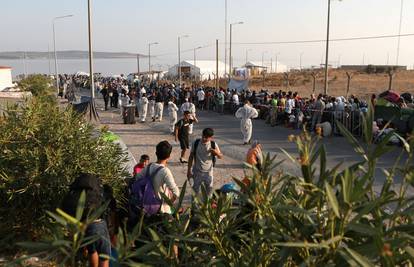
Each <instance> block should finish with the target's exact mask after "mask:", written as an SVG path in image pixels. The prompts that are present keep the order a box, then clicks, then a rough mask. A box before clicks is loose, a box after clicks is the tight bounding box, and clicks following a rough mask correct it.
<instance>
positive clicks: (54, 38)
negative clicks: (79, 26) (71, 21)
mask: <svg viewBox="0 0 414 267" xmlns="http://www.w3.org/2000/svg"><path fill="white" fill-rule="evenodd" d="M70 17H73V15H65V16H59V17H54V18H53V20H52V26H53V50H54V54H55V75H56V77H55V78H56V88H57V92H58V95H59V72H58V63H57V53H56V32H55V21H56V20H58V19H64V18H70Z"/></svg>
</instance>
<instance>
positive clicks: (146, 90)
mask: <svg viewBox="0 0 414 267" xmlns="http://www.w3.org/2000/svg"><path fill="white" fill-rule="evenodd" d="M70 83H73V84H75V86H76V87H87V86H88V85H87V83H88V77H69V76H64V77H62V78H61V84H62V85H63V86H64V85H65V84H66V86H67V84H70ZM95 88H96V90H97V91H96V93H99V94H101V95H102V98H103V100H104V103H105V104H104V109H105V110H107V109H109V108H114V109H116V108H121V112H124V111H123V110H122V107H124V106H126V105H129V106H132V107H134V110H135V113H136V114H135V115H136V116H137V117H138V121H139V122H141V123H145V122H147V121H148V120H149V121H152V122H154V123H157V122H161V121H162V120H163V114H164V107H166V109H167V113H168V117H169V121H168V122H169V132H170V134H171V135H173V136H174V138H175V141H176V142H179V144H180V149H181V154H180V158H179V161H180V162H181V163H182V164H187V179H188V180H191V181H193V183H192V189H193V192H194V193H195V194H199V193H200V189H201V188H202V187H204V189H205V192H206V193H207V195H208V196H212V194H213V192H214V190H213V182H214V167H215V164H216V161H217V159H222V158H223V153H222V152H221V150H220V147H219V145H218V144H217V143H216V142H215V141H214V130H213V129H212V128H205V129H204V130H203V131H202V135H201V137H200V138H196V139H195V140H194V141H193V142H190V136H191V135H192V134H193V125H194V124H195V123H198V120H199V118H198V116H197V109H198V110H211V111H214V112H216V113H217V114H220V115H221V114H224V113H225V112H228V113H231V114H234V116H235V117H236V118H238V119H240V122H241V125H240V128H241V133H242V135H243V144H244V145H247V144H251V148H250V149H249V150H248V152H247V155H246V160H245V161H246V162H247V163H249V164H250V165H251V166H254V167H255V168H257V169H258V170H260V168H261V164H262V160H263V159H262V147H261V145H260V143H259V142H257V141H253V142H252V131H253V124H252V119H255V118H258V117H262V118H264V119H266V121H267V122H268V123H269V124H270V125H271V126H275V125H283V126H286V127H292V128H301V127H303V126H305V127H308V129H309V130H310V131H318V130H319V131H320V130H321V128H320V126H319V125H321V124H323V123H326V122H331V121H332V120H339V121H340V120H341V118H342V119H343V118H344V116H343V115H344V114H349V113H353V112H354V113H358V114H359V113H361V112H362V113H363V112H366V111H367V109H368V106H369V104H368V103H367V102H365V101H361V100H359V99H358V98H357V97H355V96H353V95H351V96H350V97H349V98H345V97H330V96H327V95H323V94H319V95H314V94H311V95H310V96H309V97H304V96H301V95H299V94H298V93H297V92H290V91H288V92H285V91H279V92H274V93H269V92H268V91H266V90H261V91H260V92H255V91H236V90H228V89H224V88H212V87H202V86H200V87H196V86H191V87H185V86H184V85H176V84H174V83H167V82H165V83H157V82H155V81H147V82H140V81H128V80H127V79H124V78H123V77H116V78H113V77H106V78H105V77H98V78H97V79H96V82H95ZM370 101H371V103H372V104H373V105H376V104H377V103H376V102H377V97H376V96H375V95H373V96H372V97H371V100H370ZM108 104H109V107H108ZM220 115H219V116H220ZM180 116H181V118H179V117H180ZM328 124H329V123H328ZM322 128H323V127H322ZM334 130H335V129H334ZM323 131H329V129H326V128H323ZM172 149H173V147H172V145H171V144H170V143H169V142H168V141H161V142H160V143H158V145H157V146H156V147H155V154H156V157H157V159H156V161H151V160H150V158H149V156H148V155H142V156H141V158H140V162H139V163H138V164H137V165H136V166H135V167H134V172H133V174H132V178H131V179H129V180H128V186H127V188H126V192H127V194H128V195H127V199H128V207H127V208H126V209H127V210H128V214H126V215H125V214H124V215H125V216H126V217H127V219H128V225H127V228H128V229H129V230H131V229H132V228H133V227H134V226H135V225H136V224H137V222H138V220H139V218H140V216H141V214H143V213H144V214H146V216H148V218H155V219H156V220H169V219H171V217H170V216H171V215H172V214H173V213H174V212H175V210H174V207H173V206H171V205H169V204H168V202H170V203H174V202H175V201H176V200H177V199H178V198H179V196H180V189H179V187H178V186H177V183H176V180H175V177H174V174H173V172H172V171H171V170H170V169H169V168H168V161H169V159H170V157H171V153H172ZM188 151H189V156H188V158H187V152H188ZM85 177H86V178H85ZM243 178H244V179H243V180H242V181H243V183H245V184H246V185H248V184H249V183H250V180H249V178H248V177H243ZM81 179H83V180H84V181H93V182H91V183H90V184H84V183H82V182H81V181H80V180H81ZM97 183H99V178H98V177H95V176H93V175H90V174H82V175H81V176H80V177H78V179H76V180H75V182H74V184H72V186H71V189H70V193H69V195H68V199H70V198H71V197H72V198H73V197H74V196H79V194H76V193H74V192H76V190H79V188H80V189H82V190H85V189H86V190H87V193H89V195H87V197H88V201H87V203H88V205H90V207H89V208H93V207H96V206H99V203H103V199H100V198H99V197H98V196H97V193H96V190H95V189H94V188H98V187H100V186H97V185H96V184H97ZM229 188H230V189H229ZM220 190H222V191H223V192H227V191H229V190H230V191H232V190H237V187H236V186H235V185H234V184H226V185H223V186H222V188H221V189H220ZM107 191H108V190H107ZM108 192H110V190H109V191H108ZM107 195H109V196H110V195H111V194H110V193H109V194H107ZM165 197H167V198H168V199H169V201H168V202H166V201H165V199H164V198H165ZM66 202H67V203H69V204H67V203H66V207H65V208H66V209H65V210H66V211H67V212H69V213H74V212H76V208H75V206H74V204H71V202H70V201H66ZM113 228H114V227H113V222H111V220H109V219H108V218H99V219H97V220H96V221H94V222H92V223H91V224H90V225H89V226H88V229H87V231H86V232H87V235H94V234H98V235H99V236H100V237H101V238H100V239H99V240H97V241H96V242H94V243H92V244H91V245H89V246H88V247H87V251H88V253H89V255H90V257H89V259H90V262H91V265H93V266H96V265H94V264H96V263H97V262H100V263H101V265H100V266H108V265H107V264H109V262H108V260H107V258H105V257H101V255H108V254H111V253H112V252H111V242H112V243H113V242H116V240H114V239H113V236H114V235H115V231H114V230H113ZM175 253H176V254H178V251H175Z"/></svg>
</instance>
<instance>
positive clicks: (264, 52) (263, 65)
mask: <svg viewBox="0 0 414 267" xmlns="http://www.w3.org/2000/svg"><path fill="white" fill-rule="evenodd" d="M266 53H267V51H263V52H262V67H263V68H264V67H265V64H264V55H265V54H266Z"/></svg>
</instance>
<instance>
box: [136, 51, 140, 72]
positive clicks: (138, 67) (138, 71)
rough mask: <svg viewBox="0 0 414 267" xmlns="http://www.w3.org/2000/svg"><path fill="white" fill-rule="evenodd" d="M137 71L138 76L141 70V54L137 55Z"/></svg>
mask: <svg viewBox="0 0 414 267" xmlns="http://www.w3.org/2000/svg"><path fill="white" fill-rule="evenodd" d="M137 71H138V75H139V74H140V69H139V54H137Z"/></svg>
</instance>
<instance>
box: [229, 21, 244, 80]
mask: <svg viewBox="0 0 414 267" xmlns="http://www.w3.org/2000/svg"><path fill="white" fill-rule="evenodd" d="M240 24H243V21H239V22H235V23H230V52H229V63H230V64H229V75H230V76H231V74H232V68H233V60H232V56H231V42H232V32H233V25H240Z"/></svg>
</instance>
